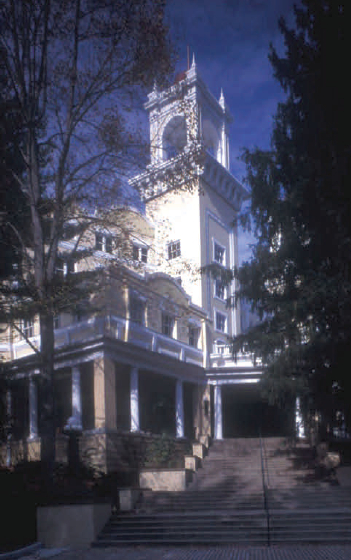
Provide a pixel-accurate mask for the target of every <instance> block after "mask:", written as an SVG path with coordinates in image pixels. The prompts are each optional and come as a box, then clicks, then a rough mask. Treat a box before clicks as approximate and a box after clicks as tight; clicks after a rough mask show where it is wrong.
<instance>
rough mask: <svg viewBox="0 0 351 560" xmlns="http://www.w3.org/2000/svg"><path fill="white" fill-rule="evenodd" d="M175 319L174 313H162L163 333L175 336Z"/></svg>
mask: <svg viewBox="0 0 351 560" xmlns="http://www.w3.org/2000/svg"><path fill="white" fill-rule="evenodd" d="M174 324H175V320H174V317H173V315H170V314H169V313H162V334H165V335H166V336H170V337H172V336H173V331H174Z"/></svg>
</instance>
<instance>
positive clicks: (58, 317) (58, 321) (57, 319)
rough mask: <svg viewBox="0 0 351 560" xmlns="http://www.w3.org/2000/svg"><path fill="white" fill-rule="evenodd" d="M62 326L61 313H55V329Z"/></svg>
mask: <svg viewBox="0 0 351 560" xmlns="http://www.w3.org/2000/svg"><path fill="white" fill-rule="evenodd" d="M60 328H61V315H55V317H54V329H60Z"/></svg>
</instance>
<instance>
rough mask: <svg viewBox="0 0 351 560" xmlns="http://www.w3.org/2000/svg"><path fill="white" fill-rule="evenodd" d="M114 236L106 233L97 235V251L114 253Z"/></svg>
mask: <svg viewBox="0 0 351 560" xmlns="http://www.w3.org/2000/svg"><path fill="white" fill-rule="evenodd" d="M114 246H115V244H114V239H113V236H112V235H110V234H106V233H101V232H96V233H95V249H96V250H97V251H104V252H105V253H112V251H113V249H114Z"/></svg>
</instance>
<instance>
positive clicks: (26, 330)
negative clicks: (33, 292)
mask: <svg viewBox="0 0 351 560" xmlns="http://www.w3.org/2000/svg"><path fill="white" fill-rule="evenodd" d="M22 331H23V336H24V338H32V336H34V319H33V318H31V319H23V320H22Z"/></svg>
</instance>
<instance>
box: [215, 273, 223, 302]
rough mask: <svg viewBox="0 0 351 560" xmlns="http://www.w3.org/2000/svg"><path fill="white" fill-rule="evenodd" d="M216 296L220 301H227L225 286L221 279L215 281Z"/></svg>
mask: <svg viewBox="0 0 351 560" xmlns="http://www.w3.org/2000/svg"><path fill="white" fill-rule="evenodd" d="M215 296H216V297H217V298H219V299H225V285H224V283H223V282H222V280H220V279H219V278H216V280H215Z"/></svg>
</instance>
